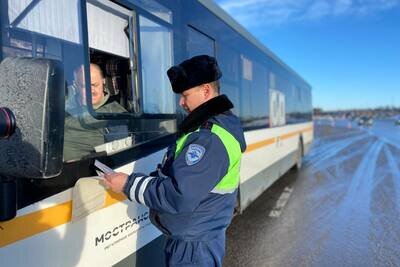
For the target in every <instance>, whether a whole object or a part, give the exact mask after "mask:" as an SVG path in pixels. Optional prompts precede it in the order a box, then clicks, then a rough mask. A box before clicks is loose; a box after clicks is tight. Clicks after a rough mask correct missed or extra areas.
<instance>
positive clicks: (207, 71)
mask: <svg viewBox="0 0 400 267" xmlns="http://www.w3.org/2000/svg"><path fill="white" fill-rule="evenodd" d="M167 74H168V78H169V80H170V82H171V86H172V90H173V91H174V92H175V93H177V94H180V93H182V92H184V91H186V90H188V89H190V88H193V87H195V86H198V85H201V84H204V83H210V82H213V81H216V80H218V79H220V78H221V77H222V73H221V71H220V69H219V67H218V64H217V61H216V60H215V58H213V57H210V56H207V55H201V56H195V57H192V58H190V59H188V60H185V61H183V62H182V63H181V64H179V65H176V66H173V67H171V68H170V69H169V70H168V71H167Z"/></svg>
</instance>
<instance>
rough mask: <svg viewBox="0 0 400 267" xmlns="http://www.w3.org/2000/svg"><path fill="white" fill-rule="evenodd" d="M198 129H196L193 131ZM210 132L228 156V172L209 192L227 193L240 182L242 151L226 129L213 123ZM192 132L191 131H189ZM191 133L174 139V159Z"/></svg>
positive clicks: (232, 190)
mask: <svg viewBox="0 0 400 267" xmlns="http://www.w3.org/2000/svg"><path fill="white" fill-rule="evenodd" d="M199 130H200V128H199V129H197V130H196V131H195V132H198V131H199ZM211 132H212V133H214V134H216V135H217V136H218V137H219V139H220V140H221V141H222V143H223V144H224V146H225V149H226V151H227V152H228V157H229V168H228V172H227V173H226V174H225V176H224V177H223V178H222V179H221V181H220V182H219V183H218V184H217V185H216V186H215V187H214V189H213V190H211V193H217V194H229V193H233V192H234V191H235V190H236V188H238V186H239V182H240V159H241V157H242V151H241V149H240V143H239V142H238V141H237V140H236V138H235V137H234V136H233V135H232V134H231V133H230V132H228V131H227V130H225V129H224V128H222V127H221V126H219V125H217V124H213V125H212V127H211ZM191 133H192V132H191ZM191 133H188V134H186V135H184V136H182V137H180V138H179V139H178V140H177V141H176V149H175V159H176V158H177V157H178V155H179V154H180V153H181V152H182V150H183V147H184V145H185V143H186V140H187V138H188V137H189V135H190V134H191Z"/></svg>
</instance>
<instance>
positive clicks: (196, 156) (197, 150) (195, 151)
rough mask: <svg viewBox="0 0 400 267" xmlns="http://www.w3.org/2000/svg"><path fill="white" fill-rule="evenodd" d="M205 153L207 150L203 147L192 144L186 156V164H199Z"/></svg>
mask: <svg viewBox="0 0 400 267" xmlns="http://www.w3.org/2000/svg"><path fill="white" fill-rule="evenodd" d="M205 152H206V149H205V148H204V147H203V146H201V145H197V144H190V145H189V148H188V150H187V151H186V155H185V159H186V164H187V165H189V166H191V165H194V164H196V163H198V162H199V161H200V160H201V159H202V158H203V156H204V153H205Z"/></svg>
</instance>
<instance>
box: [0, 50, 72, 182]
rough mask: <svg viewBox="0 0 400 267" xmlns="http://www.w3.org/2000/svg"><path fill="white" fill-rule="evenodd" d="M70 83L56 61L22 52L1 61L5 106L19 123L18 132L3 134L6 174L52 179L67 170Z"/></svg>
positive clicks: (1, 169) (0, 102)
mask: <svg viewBox="0 0 400 267" xmlns="http://www.w3.org/2000/svg"><path fill="white" fill-rule="evenodd" d="M64 87H65V83H64V72H63V69H62V65H61V63H60V62H58V61H56V60H50V59H43V58H23V57H16V58H6V59H4V60H3V61H2V62H1V63H0V106H2V107H7V108H8V109H9V110H11V111H12V112H13V113H14V115H15V122H16V127H15V133H14V134H12V135H11V136H9V137H8V138H6V139H0V155H1V156H0V176H3V177H8V176H9V177H21V178H50V177H53V176H56V175H58V174H59V173H60V172H61V169H62V161H63V140H64V113H65V111H64V105H65V104H64V102H65V97H64V95H65V88H64ZM0 178H1V177H0Z"/></svg>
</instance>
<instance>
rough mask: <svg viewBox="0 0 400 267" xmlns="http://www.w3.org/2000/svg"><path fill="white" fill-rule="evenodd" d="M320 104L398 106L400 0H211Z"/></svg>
mask: <svg viewBox="0 0 400 267" xmlns="http://www.w3.org/2000/svg"><path fill="white" fill-rule="evenodd" d="M214 1H215V2H216V3H217V4H218V5H219V6H221V7H222V8H223V9H224V10H225V11H226V12H227V13H228V14H230V15H231V16H232V17H233V18H234V19H235V20H237V21H238V22H239V23H240V24H241V25H242V26H244V27H245V28H246V29H247V30H248V31H249V32H250V33H251V34H252V35H253V36H255V37H256V38H257V39H258V40H260V41H261V42H262V43H263V44H264V45H265V46H266V47H268V48H269V49H270V50H271V51H272V52H273V53H274V54H276V55H277V56H278V57H279V58H280V59H281V60H283V61H284V62H285V63H286V64H287V65H289V66H290V67H291V68H292V69H294V70H295V71H296V72H297V73H298V74H299V75H300V76H302V77H303V78H304V79H305V80H306V81H307V82H308V83H309V84H311V86H312V88H313V106H314V107H319V108H322V109H324V110H338V109H353V108H375V107H379V106H397V107H400V0H214Z"/></svg>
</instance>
